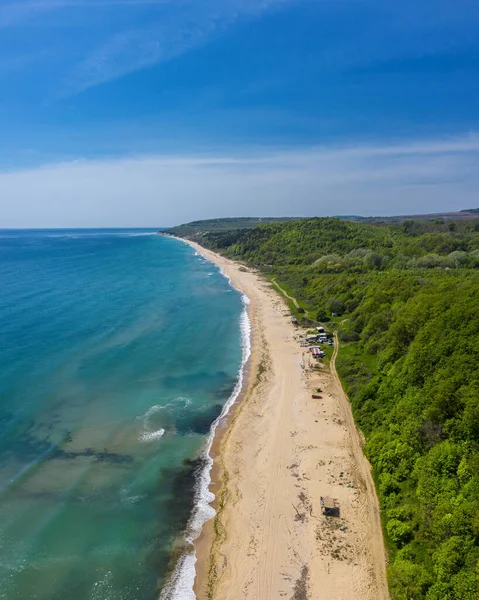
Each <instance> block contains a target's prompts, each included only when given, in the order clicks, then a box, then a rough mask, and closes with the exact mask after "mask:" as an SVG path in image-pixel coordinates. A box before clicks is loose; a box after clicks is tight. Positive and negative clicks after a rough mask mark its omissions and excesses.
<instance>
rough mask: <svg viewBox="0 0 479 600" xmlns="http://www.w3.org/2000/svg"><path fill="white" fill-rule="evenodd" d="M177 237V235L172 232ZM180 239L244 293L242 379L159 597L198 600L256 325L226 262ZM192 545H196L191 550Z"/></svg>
mask: <svg viewBox="0 0 479 600" xmlns="http://www.w3.org/2000/svg"><path fill="white" fill-rule="evenodd" d="M172 237H173V236H172ZM174 239H177V240H178V241H180V242H183V243H185V244H188V245H189V246H190V247H192V248H193V249H194V250H195V251H196V253H197V254H198V255H200V256H202V257H203V258H204V259H205V260H207V261H208V262H210V263H211V264H212V265H213V266H215V267H217V268H218V269H219V271H220V273H221V275H222V276H223V277H225V279H227V280H228V283H229V285H230V286H231V287H232V288H233V289H235V290H236V291H237V292H238V293H240V294H241V297H242V302H243V305H244V309H243V311H242V313H241V316H240V328H241V340H242V351H243V357H242V362H241V366H240V368H239V371H238V379H237V382H236V385H235V388H234V389H233V392H232V393H231V396H230V397H229V398H228V400H227V402H226V403H225V405H224V407H223V410H222V412H221V414H220V416H219V417H217V419H216V420H215V421H214V422H213V424H212V426H211V430H210V433H209V436H208V439H207V442H206V445H205V447H204V449H203V450H202V452H201V454H200V455H199V456H200V458H202V459H203V460H204V461H205V465H204V466H203V468H202V469H201V471H200V472H199V476H198V478H197V482H196V498H195V500H196V503H195V506H194V508H193V511H192V513H191V515H190V518H189V520H188V524H187V529H186V532H185V537H184V538H183V540H179V547H180V548H181V547H182V546H184V548H185V550H184V551H183V552H182V554H181V556H180V557H179V558H178V560H177V562H176V564H175V566H174V568H173V570H172V572H171V575H170V578H169V580H168V581H167V583H166V585H165V586H164V587H163V589H162V590H161V593H160V596H159V600H196V599H197V598H198V597H199V595H198V594H197V585H198V584H197V582H198V581H199V578H198V575H197V573H198V572H200V573H202V572H203V568H204V566H205V563H206V558H207V557H206V553H205V552H204V551H203V550H204V546H205V544H207V543H208V542H209V539H210V538H209V536H208V531H209V529H210V528H211V527H212V524H213V522H214V518H215V515H216V514H217V512H218V511H217V508H218V494H215V493H214V492H213V491H212V489H211V488H214V487H215V486H217V485H219V482H220V480H221V476H220V473H221V467H220V464H219V462H218V461H219V456H220V446H221V440H222V439H223V436H224V435H226V434H227V432H228V428H229V425H230V423H231V419H232V418H233V417H234V414H235V412H236V410H237V409H238V408H239V406H240V405H241V403H242V400H243V396H244V394H245V392H246V390H247V389H248V385H249V377H250V374H251V363H252V353H253V344H252V341H251V339H252V326H251V310H252V308H251V302H250V299H249V297H248V296H247V295H246V294H245V293H244V291H243V290H241V289H240V288H239V287H237V286H236V285H235V281H234V280H233V278H232V277H230V276H229V274H228V273H226V272H225V271H224V270H223V268H222V266H221V265H219V264H218V263H217V261H215V260H213V259H212V258H211V257H207V256H206V255H205V253H206V252H208V251H207V250H205V249H204V248H202V247H201V246H200V245H198V244H195V243H194V242H191V241H190V240H186V239H183V238H177V237H174ZM188 547H190V548H191V549H192V551H191V550H188V549H187V548H188Z"/></svg>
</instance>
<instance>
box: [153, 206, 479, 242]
mask: <svg viewBox="0 0 479 600" xmlns="http://www.w3.org/2000/svg"><path fill="white" fill-rule="evenodd" d="M478 215H479V208H470V209H465V210H461V211H456V212H443V213H430V214H419V215H397V216H394V217H361V216H359V215H338V216H335V217H334V218H335V219H341V220H342V221H352V222H353V223H366V224H370V225H399V224H401V223H404V222H405V221H431V222H438V221H439V222H441V221H444V222H446V221H465V220H469V219H477V217H478ZM305 218H307V217H229V218H223V219H206V220H204V221H192V222H191V223H185V224H184V225H177V226H175V227H170V228H168V229H165V230H163V231H162V232H161V233H166V234H168V235H175V236H177V237H183V238H188V239H192V240H196V241H200V240H201V239H202V238H203V236H204V235H205V234H206V233H220V232H224V231H239V230H243V229H252V228H253V227H258V225H268V224H271V223H285V222H291V221H300V220H302V219H305Z"/></svg>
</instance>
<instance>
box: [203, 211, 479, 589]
mask: <svg viewBox="0 0 479 600" xmlns="http://www.w3.org/2000/svg"><path fill="white" fill-rule="evenodd" d="M202 243H203V244H204V245H206V246H209V247H210V248H213V249H215V250H217V251H220V252H222V253H224V254H226V255H228V256H230V257H233V258H237V259H241V260H243V261H246V262H248V263H250V264H254V265H256V266H258V267H260V268H261V269H262V270H263V271H265V272H270V273H274V275H275V276H276V277H277V278H278V280H279V281H280V282H281V284H282V285H284V286H285V287H286V288H287V289H289V290H291V292H292V293H294V294H295V295H296V296H297V298H298V300H300V302H301V303H302V305H303V306H304V308H305V309H306V310H307V311H308V312H309V314H310V316H311V315H313V316H315V317H316V319H317V320H318V321H320V322H326V321H329V320H331V319H332V320H333V322H334V325H335V326H337V327H339V332H338V333H339V336H340V338H341V340H342V344H341V350H340V353H339V358H338V370H339V373H340V376H341V378H342V379H343V382H344V384H345V387H346V390H347V392H348V394H349V397H350V400H351V403H352V406H353V411H354V415H355V418H356V422H357V423H358V425H359V427H360V428H361V429H362V431H363V433H364V434H365V436H366V440H367V442H366V446H365V452H366V454H367V456H368V458H369V459H370V461H371V463H372V465H373V468H374V476H375V480H376V484H377V489H378V494H379V497H380V503H381V509H382V517H383V525H384V532H385V537H386V543H387V546H388V552H389V568H388V578H389V585H390V591H391V596H392V598H393V599H394V600H419V599H425V600H478V598H479V591H478V590H479V562H478V559H479V220H464V221H458V222H452V221H449V222H448V221H443V220H436V221H434V222H432V221H431V222H426V221H424V222H415V221H412V220H409V221H405V222H404V223H402V224H400V225H393V226H378V225H368V224H359V223H353V222H348V221H344V220H339V219H308V220H301V221H297V222H288V223H279V224H276V223H275V224H270V225H264V226H260V227H256V228H254V229H249V230H236V231H222V232H212V233H207V232H204V233H203V234H202ZM332 313H334V314H335V315H336V314H337V315H338V317H337V318H336V317H332ZM299 316H300V317H301V315H299Z"/></svg>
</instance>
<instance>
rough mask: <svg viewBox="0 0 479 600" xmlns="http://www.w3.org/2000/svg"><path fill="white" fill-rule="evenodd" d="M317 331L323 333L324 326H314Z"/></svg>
mask: <svg viewBox="0 0 479 600" xmlns="http://www.w3.org/2000/svg"><path fill="white" fill-rule="evenodd" d="M316 330H317V332H318V333H324V327H316Z"/></svg>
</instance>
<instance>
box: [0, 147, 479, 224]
mask: <svg viewBox="0 0 479 600" xmlns="http://www.w3.org/2000/svg"><path fill="white" fill-rule="evenodd" d="M251 156H253V158H250V157H248V156H245V155H243V156H231V157H229V156H218V157H214V156H197V157H194V156H192V157H181V156H140V157H129V158H120V159H110V160H78V161H73V162H64V163H57V164H50V165H45V166H43V167H39V168H35V169H29V170H24V171H16V172H5V173H0V209H1V210H0V215H1V218H0V227H69V226H72V227H73V226H78V227H80V226H142V225H143V226H148V225H151V226H161V225H170V224H174V223H179V222H184V221H190V220H194V219H200V218H210V217H221V216H246V215H258V216H266V215H271V216H275V215H276V216H280V215H297V216H304V215H319V216H322V215H335V214H352V213H354V214H362V215H392V214H410V213H420V212H434V211H444V210H456V209H461V208H468V207H469V208H470V207H472V206H475V205H477V191H478V189H479V137H478V136H469V137H465V138H458V139H455V140H444V141H434V140H431V141H427V140H425V141H422V142H411V143H405V144H403V145H397V144H395V145H390V146H355V147H343V148H339V147H337V148H326V147H320V148H312V149H309V150H294V151H276V152H269V153H268V154H263V155H259V154H258V153H257V152H254V154H251Z"/></svg>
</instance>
